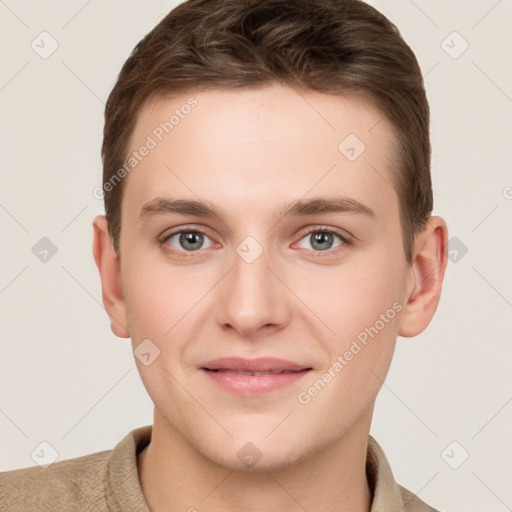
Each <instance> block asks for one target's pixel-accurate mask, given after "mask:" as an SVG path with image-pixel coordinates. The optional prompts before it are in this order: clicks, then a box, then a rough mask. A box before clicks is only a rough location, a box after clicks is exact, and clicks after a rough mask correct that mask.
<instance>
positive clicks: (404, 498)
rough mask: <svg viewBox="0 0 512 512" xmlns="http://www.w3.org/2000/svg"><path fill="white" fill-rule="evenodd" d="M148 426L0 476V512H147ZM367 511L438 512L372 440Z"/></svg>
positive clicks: (369, 444)
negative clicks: (403, 482) (142, 460)
mask: <svg viewBox="0 0 512 512" xmlns="http://www.w3.org/2000/svg"><path fill="white" fill-rule="evenodd" d="M151 430H152V427H151V425H148V426H145V427H140V428H138V429H135V430H132V431H131V432H130V433H129V434H128V435H127V436H126V437H125V438H124V439H123V440H122V441H120V442H119V443H118V444H117V446H116V447H115V448H114V449H113V450H107V451H103V452H97V453H92V454H90V455H84V456H82V457H77V458H74V459H69V460H63V461H58V462H55V463H54V464H52V465H51V466H49V467H48V468H46V469H43V468H41V467H39V466H35V467H30V468H23V469H17V470H13V471H6V472H3V473H0V511H2V512H4V511H6V512H36V511H37V512H42V511H51V512H63V511H73V512H79V511H80V512H81V511H87V512H89V511H90V512H150V510H149V507H148V505H147V503H146V500H145V498H144V494H143V493H142V488H141V484H140V480H139V475H138V472H137V453H138V452H140V451H141V450H142V449H143V448H144V447H145V446H146V445H147V444H148V443H149V441H150V439H151ZM366 473H367V476H368V483H369V486H370V489H371V491H372V493H373V501H372V508H371V512H438V511H437V510H436V509H434V508H432V507H430V506H428V505H427V504H426V503H424V502H423V501H421V500H420V499H419V498H418V497H417V496H415V495H414V494H413V493H412V492H410V491H408V490H407V489H404V488H403V487H402V486H400V485H398V484H397V483H396V482H395V479H394V477H393V473H392V472H391V468H390V466H389V464H388V461H387V459H386V456H385V455H384V452H383V451H382V448H381V447H380V446H379V444H378V443H377V441H375V439H374V438H373V437H372V436H369V439H368V455H367V459H366Z"/></svg>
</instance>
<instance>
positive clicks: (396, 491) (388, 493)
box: [107, 425, 406, 512]
mask: <svg viewBox="0 0 512 512" xmlns="http://www.w3.org/2000/svg"><path fill="white" fill-rule="evenodd" d="M151 432H152V426H151V425H147V426H144V427H140V428H137V429H135V430H132V431H131V432H130V433H129V434H128V435H127V436H126V437H125V438H124V439H123V440H122V441H120V442H119V443H118V444H117V446H116V447H115V448H114V449H113V450H112V452H111V454H110V457H109V461H108V488H107V500H108V503H109V507H110V508H111V509H112V510H113V511H118V510H119V511H123V512H126V511H137V512H150V510H149V507H148V504H147V502H146V500H145V498H144V494H143V492H142V487H141V483H140V479H139V474H138V471H137V454H138V453H139V452H140V451H141V450H143V449H144V448H145V447H146V445H147V444H148V443H149V442H150V440H151ZM366 476H367V478H368V485H369V487H370V491H371V493H372V506H371V509H370V512H389V511H393V512H399V511H402V512H406V508H405V505H404V502H403V499H402V494H401V491H400V488H399V486H398V484H397V483H396V482H395V479H394V476H393V473H392V471H391V467H390V465H389V463H388V461H387V459H386V456H385V454H384V452H383V450H382V448H381V447H380V445H379V444H378V443H377V441H376V440H375V439H374V438H373V437H372V436H369V437H368V449H367V454H366Z"/></svg>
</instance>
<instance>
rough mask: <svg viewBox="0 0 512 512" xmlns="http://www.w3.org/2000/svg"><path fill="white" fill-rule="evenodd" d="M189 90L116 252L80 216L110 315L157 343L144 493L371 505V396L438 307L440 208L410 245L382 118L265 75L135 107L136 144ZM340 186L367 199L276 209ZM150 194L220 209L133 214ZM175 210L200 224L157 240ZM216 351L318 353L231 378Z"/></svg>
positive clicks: (291, 507)
mask: <svg viewBox="0 0 512 512" xmlns="http://www.w3.org/2000/svg"><path fill="white" fill-rule="evenodd" d="M190 96H193V97H194V98H196V99H197V101H198V105H197V107H195V108H194V109H193V110H192V111H191V112H190V114H188V115H187V116H185V118H184V119H182V120H180V123H179V125H177V126H176V127H175V128H174V129H173V131H171V132H170V133H169V134H167V135H166V136H165V137H164V138H163V140H162V141H161V142H160V143H159V144H158V146H157V147H156V148H154V149H152V150H151V152H150V153H149V154H148V155H147V156H146V157H145V158H144V159H143V160H142V161H141V162H140V163H139V164H138V165H137V166H136V167H135V168H133V169H132V170H131V172H130V174H129V176H128V178H127V182H126V184H125V185H126V188H125V195H124V199H123V205H122V230H121V237H120V248H121V259H120V264H119V262H118V260H117V259H116V257H115V254H114V251H113V249H112V245H111V242H110V240H109V236H108V231H107V222H106V219H105V217H104V216H102V215H99V216H97V217H96V218H95V219H94V223H93V227H94V242H93V252H94V257H95V261H96V264H97V266H98V269H99V272H100V276H101V282H102V293H103V302H104V305H105V308H106V310H107V312H108V314H109V317H110V320H111V328H112V331H113V332H114V334H116V335H117V336H119V337H125V338H128V337H130V338H131V340H132V346H133V348H134V349H135V348H136V347H137V346H138V345H139V343H141V342H142V340H144V339H147V338H149V339H150V340H151V341H152V343H154V344H155V345H156V346H157V347H158V349H159V350H160V355H159V357H157V358H156V359H155V360H154V361H153V362H152V363H151V364H149V365H148V366H145V365H144V364H142V363H141V362H140V361H139V360H138V359H136V363H137V366H138V369H139V372H140V375H141V378H142V381H143V383H144V385H145V387H146V389H147V391H148V393H149V395H150V397H151V399H152V400H153V402H154V404H155V412H154V425H153V436H152V440H151V443H150V444H149V446H148V448H147V449H145V450H144V451H143V452H142V453H141V454H139V458H138V467H139V474H140V478H141V482H142V487H143V490H144V494H145V496H146V499H147V501H148V504H149V506H150V508H151V510H152V511H153V512H160V511H164V510H165V511H178V510H179V511H185V510H194V508H192V507H195V509H197V510H199V511H200V510H209V511H232V510H233V511H234V510H240V509H241V508H242V507H243V509H244V510H246V511H249V512H252V511H265V512H269V511H270V512H273V511H275V512H277V511H281V510H288V511H299V510H300V511H303V510H304V509H306V510H322V511H337V512H339V511H349V510H350V511H360V512H363V511H369V510H370V507H371V494H370V489H369V486H368V482H367V478H366V473H365V461H366V447H367V440H368V435H369V431H370V425H371V420H372V414H373V409H374V404H375V399H376V397H377V394H378V392H379V390H380V388H381V386H382V383H383V380H384V379H385V377H386V374H387V372H388V369H389V366H390V363H391V360H392V356H393V352H394V349H395V344H396V339H397V336H398V335H401V336H405V337H409V336H415V335H417V334H419V333H421V332H422V331H423V330H424V329H425V328H426V327H427V325H428V324H429V323H430V321H431V319H432V317H433V315H434V312H435V310H436V308H437V305H438V301H439V297H440V293H441V286H442V281H443V277H444V272H445V268H446V262H447V253H446V242H447V239H448V238H447V237H448V234H447V227H446V223H445V222H444V220H443V219H442V218H440V217H431V218H430V220H429V222H428V224H427V226H426V228H425V230H424V231H423V232H421V233H420V234H419V235H418V236H417V238H416V241H415V246H414V258H413V261H412V264H411V265H408V264H407V262H406V259H405V254H404V251H403V245H402V238H401V229H400V220H399V210H398V205H399V203H398V197H397V194H396V192H395V190H394V189H393V188H392V187H391V186H390V183H391V175H390V171H389V169H390V166H391V164H392V162H393V158H394V156H393V151H392V148H393V146H392V144H393V141H394V136H393V130H392V127H391V125H390V124H389V123H388V122H387V121H386V120H385V119H382V115H381V114H380V112H379V111H378V110H377V109H376V108H375V107H373V106H372V105H371V104H370V103H368V102H366V101H365V100H363V99H360V98H355V97H350V96H331V95H326V94H322V93H317V92H312V91H298V90H293V89H291V88H288V87H284V86H281V85H272V86H268V87H265V88H260V89H242V90H239V91H232V90H210V91H204V92H197V93H194V94H189V95H182V96H177V97H173V98H167V99H159V100H154V101H152V102H151V103H150V104H148V105H147V106H146V107H145V108H144V109H143V110H142V111H141V114H140V117H139V118H138V121H137V125H136V128H135V131H134V134H133V137H132V140H131V150H135V149H137V148H139V147H140V145H141V144H143V143H144V141H145V140H146V138H147V136H148V135H149V134H151V132H152V130H154V128H155V126H157V125H158V124H159V123H160V122H162V121H163V120H165V119H168V117H169V115H170V113H172V112H173V111H174V110H175V109H176V108H179V107H180V106H181V105H183V104H184V103H186V101H187V99H188V98H189V97H190ZM379 120H380V122H378V121H379ZM351 133H353V134H356V135H357V136H358V137H359V138H360V139H361V140H362V141H364V144H365V145H366V149H365V151H364V152H363V153H362V154H361V155H360V156H359V158H357V159H356V160H355V161H353V162H350V161H349V160H348V159H347V158H346V157H345V156H344V155H343V154H342V153H341V152H340V151H339V150H338V145H339V144H340V142H341V141H342V140H343V139H344V138H345V137H346V136H347V135H348V134H351ZM370 164H371V165H370ZM376 171H378V172H376ZM334 195H336V196H338V195H343V196H345V197H348V198H351V199H354V200H357V201H359V202H361V203H363V204H364V205H366V206H368V207H369V208H371V209H372V210H373V211H374V213H375V217H374V218H373V217H371V216H369V215H364V214H361V213H354V212H328V213H317V214H313V215H308V216H305V217H292V216H283V215H282V214H281V210H282V208H283V207H284V205H285V204H288V203H290V202H292V201H294V200H297V199H310V198H312V197H333V196H334ZM156 197H171V198H173V199H176V198H180V199H192V200H198V199H200V200H204V201H209V202H210V203H211V204H213V205H214V206H217V207H219V208H222V209H223V213H224V214H225V216H222V217H220V218H218V217H215V216H214V217H196V216H192V215H180V214H176V213H168V214H163V215H159V216H156V217H153V218H148V219H146V221H145V222H142V221H141V219H140V217H139V214H140V212H141V209H142V207H143V205H144V204H146V203H147V202H149V201H151V200H153V199H154V198H156ZM171 228H175V229H180V228H181V229H182V231H194V228H202V229H204V230H205V232H206V235H205V236H204V238H203V239H202V245H201V239H199V241H198V244H197V246H196V247H199V248H198V249H194V250H193V251H190V250H189V251H187V250H186V248H187V247H190V245H185V246H184V245H183V241H182V243H181V244H180V238H179V236H174V237H171V238H169V239H167V241H165V240H163V238H165V235H167V234H170V231H171ZM322 228H323V229H325V228H330V229H333V230H339V232H340V234H341V235H342V236H346V235H349V236H350V240H351V243H347V242H345V243H344V242H342V240H341V239H340V238H338V237H337V235H336V234H335V235H333V238H332V239H328V240H327V242H324V245H320V248H318V247H319V246H318V244H317V245H315V239H314V233H315V231H320V232H323V231H322ZM312 233H313V234H312ZM247 236H252V237H253V238H254V239H255V240H256V241H257V242H258V243H259V244H260V246H261V248H262V249H263V252H262V253H261V255H260V256H259V257H258V258H256V259H255V261H253V262H252V263H247V262H246V261H245V260H244V259H243V258H242V257H241V256H240V255H239V254H238V253H237V251H236V249H237V247H238V246H239V245H240V244H241V242H242V241H243V240H244V239H245V238H246V237H247ZM185 244H186V241H185ZM165 247H167V248H169V249H170V250H174V251H176V252H175V253H173V252H170V251H169V250H167V251H166V250H165ZM322 247H323V248H324V249H323V250H322ZM194 251H195V252H194ZM179 254H182V255H183V254H184V255H185V257H180V256H179ZM394 303H398V304H399V305H400V306H401V311H400V312H399V313H397V314H396V315H395V316H394V318H393V319H392V320H389V321H388V322H387V323H386V324H385V327H384V328H382V329H381V330H379V332H378V334H377V335H376V336H374V337H373V338H369V340H368V343H367V345H366V346H364V348H362V350H361V351H360V352H358V353H357V355H356V356H354V357H353V359H352V360H351V361H349V362H348V364H347V365H346V366H344V367H343V369H342V371H340V372H339V373H338V374H337V375H336V377H335V378H333V379H332V380H331V382H329V383H328V384H327V385H326V386H325V388H324V389H322V390H321V392H319V393H318V394H317V395H316V396H314V397H313V398H311V400H310V402H309V403H307V404H301V403H300V402H299V401H298V399H297V396H298V394H299V393H300V392H301V391H304V390H308V388H309V387H310V386H311V385H312V384H313V383H314V382H315V381H317V380H318V379H319V378H321V376H322V375H323V374H324V373H325V372H326V371H328V369H329V367H332V365H333V362H335V361H336V360H337V357H338V356H339V355H340V354H341V355H342V354H344V353H345V351H346V350H347V349H349V347H350V345H351V343H352V341H353V340H354V339H355V338H356V337H357V336H358V334H359V333H361V331H364V329H365V327H368V326H372V325H374V324H375V323H376V321H377V320H378V319H379V318H380V315H381V314H385V313H386V311H387V310H389V309H390V308H392V305H393V304H394ZM224 356H240V357H246V358H255V357H260V356H273V357H280V358H284V359H289V360H292V361H295V362H298V363H301V364H305V365H307V366H310V367H312V368H313V371H312V372H310V373H309V375H308V376H306V377H303V378H302V379H301V380H299V381H298V382H296V383H294V384H292V385H290V386H287V387H285V388H282V389H279V390H276V391H273V392H271V393H268V394H266V395H262V396H258V397H242V396H238V395H234V394H231V393H229V392H227V391H224V390H222V389H220V388H219V387H218V386H217V385H215V384H213V383H212V382H211V381H210V379H208V378H207V377H206V376H205V375H204V373H203V372H201V371H199V370H198V366H200V365H201V363H205V362H206V361H209V360H211V359H214V358H217V357H224ZM247 442H251V443H253V444H254V445H255V446H256V447H257V449H258V450H259V452H261V459H260V460H259V461H258V463H257V464H256V465H255V466H253V467H251V468H248V467H247V466H246V465H244V463H243V462H242V461H241V460H239V458H238V457H237V452H238V451H239V450H240V449H241V448H242V447H243V446H244V445H245V444H246V443H247Z"/></svg>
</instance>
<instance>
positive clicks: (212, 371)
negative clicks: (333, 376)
mask: <svg viewBox="0 0 512 512" xmlns="http://www.w3.org/2000/svg"><path fill="white" fill-rule="evenodd" d="M199 369H200V370H201V371H202V372H203V373H204V374H205V375H206V376H207V377H208V379H209V380H210V382H212V381H213V382H214V383H216V384H217V385H218V386H219V387H220V388H221V389H222V390H224V391H229V392H230V393H234V394H238V395H242V396H254V395H262V394H265V393H270V392H272V391H275V390H278V389H280V388H284V387H286V386H290V385H291V384H293V383H295V382H297V381H298V380H299V379H301V378H303V377H304V376H305V375H307V374H308V373H309V372H310V371H312V370H313V368H311V367H310V366H304V365H301V364H298V363H294V362H292V361H287V360H284V359H276V358H258V359H243V358H222V359H216V360H214V361H210V362H208V363H206V364H205V365H203V366H201V367H200V368H199Z"/></svg>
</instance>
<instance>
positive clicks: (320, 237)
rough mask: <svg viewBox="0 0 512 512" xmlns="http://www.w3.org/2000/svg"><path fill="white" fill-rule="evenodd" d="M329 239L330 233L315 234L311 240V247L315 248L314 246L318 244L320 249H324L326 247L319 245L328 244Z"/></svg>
mask: <svg viewBox="0 0 512 512" xmlns="http://www.w3.org/2000/svg"><path fill="white" fill-rule="evenodd" d="M331 238H332V234H331V233H325V232H321V233H315V234H314V238H313V247H314V246H315V244H320V247H319V248H320V249H325V248H326V247H325V246H324V247H322V246H321V245H322V244H326V243H327V244H329V242H330V241H331Z"/></svg>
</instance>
